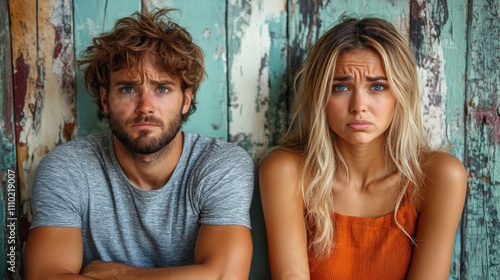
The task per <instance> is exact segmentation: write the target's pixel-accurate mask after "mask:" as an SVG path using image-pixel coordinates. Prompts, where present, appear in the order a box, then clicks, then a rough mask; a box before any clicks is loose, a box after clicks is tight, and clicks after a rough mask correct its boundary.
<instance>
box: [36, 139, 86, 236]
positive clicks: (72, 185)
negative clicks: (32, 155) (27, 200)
mask: <svg viewBox="0 0 500 280" xmlns="http://www.w3.org/2000/svg"><path fill="white" fill-rule="evenodd" d="M83 180H84V176H83V172H82V168H81V167H80V166H79V164H78V157H77V155H76V154H75V153H74V152H73V151H72V149H70V148H68V147H58V148H56V149H54V150H53V151H51V152H50V153H49V154H47V155H46V156H45V157H44V158H43V159H42V161H41V162H40V164H39V166H38V168H37V171H36V173H35V179H34V183H33V188H32V190H33V195H32V198H31V207H32V208H31V210H32V214H33V221H32V223H31V229H33V228H36V227H41V226H54V227H76V228H81V227H82V212H83V205H84V199H83V198H84V196H85V194H84V193H83V192H84V190H83V189H84V188H82V187H81V186H82V185H83V184H82V183H83Z"/></svg>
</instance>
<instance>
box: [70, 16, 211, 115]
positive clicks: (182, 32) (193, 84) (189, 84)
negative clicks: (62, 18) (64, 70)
mask: <svg viewBox="0 0 500 280" xmlns="http://www.w3.org/2000/svg"><path fill="white" fill-rule="evenodd" d="M173 10H175V9H155V10H153V11H152V12H148V11H143V12H135V13H134V14H132V15H131V16H130V17H125V18H122V19H119V20H117V22H116V24H115V26H114V28H113V29H112V31H110V32H106V33H102V34H101V35H100V36H98V37H96V38H94V39H93V40H92V45H91V46H89V47H87V48H86V49H85V50H84V51H82V53H81V56H82V59H81V60H80V61H78V65H79V66H84V68H83V79H84V83H85V87H86V89H87V91H88V92H89V94H90V95H91V96H92V98H93V100H94V103H95V104H97V106H98V116H99V119H100V120H104V121H107V120H108V116H107V114H106V113H105V112H104V111H103V108H102V104H101V101H100V97H99V88H100V87H104V88H106V90H107V91H108V93H109V79H110V74H111V72H115V71H118V70H120V69H122V68H124V67H126V68H130V67H134V66H135V67H137V68H138V70H139V72H140V73H143V71H142V68H143V59H144V57H145V56H148V55H151V57H152V59H153V63H155V65H156V67H158V69H160V70H162V71H165V72H166V73H168V74H169V75H170V76H172V77H178V78H180V80H181V88H182V90H183V91H184V90H186V89H188V88H191V89H192V92H193V96H192V100H191V106H190V108H189V111H188V112H187V113H186V114H184V115H183V116H182V121H183V122H185V121H186V120H187V118H188V117H189V115H191V114H192V113H193V112H194V111H195V110H196V100H195V96H196V92H197V90H198V88H199V86H200V84H201V82H202V81H203V79H204V78H205V76H206V73H205V68H204V55H203V51H202V50H201V48H200V47H199V46H197V45H196V44H195V43H194V42H193V39H192V37H191V35H190V34H189V33H188V32H187V31H186V29H184V28H183V27H181V26H179V25H178V24H177V23H175V22H174V21H173V20H172V19H171V17H170V16H169V15H168V13H169V12H171V11H173ZM142 78H143V77H141V79H142Z"/></svg>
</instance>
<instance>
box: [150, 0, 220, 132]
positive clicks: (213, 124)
mask: <svg viewBox="0 0 500 280" xmlns="http://www.w3.org/2000/svg"><path fill="white" fill-rule="evenodd" d="M144 3H145V6H146V7H148V8H149V9H150V10H151V9H153V8H155V7H158V8H175V9H178V10H179V12H174V13H173V14H172V15H173V16H174V19H176V21H177V22H178V23H179V25H181V26H182V27H185V28H186V30H187V31H188V32H189V33H190V34H191V36H192V37H193V41H194V42H195V43H196V44H197V45H198V46H200V48H201V49H202V50H203V52H204V54H205V65H206V67H205V68H206V69H205V71H206V72H207V79H206V80H205V81H204V82H203V83H202V85H201V87H200V88H199V90H198V93H197V94H196V100H197V107H196V112H195V113H194V114H193V115H191V116H189V120H188V121H187V123H186V124H184V126H183V130H186V131H191V132H196V133H200V134H203V135H207V136H212V137H217V138H221V139H225V140H227V133H228V129H227V110H228V109H227V106H228V105H227V77H226V72H227V68H226V28H225V15H226V14H225V11H226V2H225V1H205V0H191V1H185V0H144Z"/></svg>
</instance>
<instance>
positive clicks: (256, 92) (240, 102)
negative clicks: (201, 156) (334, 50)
mask: <svg viewBox="0 0 500 280" xmlns="http://www.w3.org/2000/svg"><path fill="white" fill-rule="evenodd" d="M286 4H287V3H286V1H284V0H281V1H265V0H260V1H251V2H249V1H240V0H233V1H229V6H228V20H227V21H228V34H229V35H228V37H229V38H228V58H229V59H228V69H229V99H230V108H231V110H230V118H229V134H230V141H232V142H237V143H238V144H239V145H241V146H242V147H244V148H245V149H246V150H247V151H248V152H250V154H252V155H253V156H254V157H258V156H259V155H260V154H261V153H262V151H263V150H264V149H266V148H268V146H269V145H270V144H271V145H273V144H275V142H276V141H277V140H278V138H279V135H280V134H281V132H283V131H284V129H285V126H286V110H283V109H286V105H287V104H286V102H283V100H285V101H286V99H283V98H284V97H285V96H284V94H285V89H286V88H285V86H286V79H285V78H286V53H287V50H286Z"/></svg>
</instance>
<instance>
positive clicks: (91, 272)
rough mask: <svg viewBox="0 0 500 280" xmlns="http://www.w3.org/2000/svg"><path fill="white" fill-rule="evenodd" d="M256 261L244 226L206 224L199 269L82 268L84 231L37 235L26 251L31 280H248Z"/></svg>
mask: <svg viewBox="0 0 500 280" xmlns="http://www.w3.org/2000/svg"><path fill="white" fill-rule="evenodd" d="M251 257H252V238H251V235H250V230H249V229H248V228H246V227H243V226H232V225H231V226H213V225H201V226H200V230H199V232H198V238H197V241H196V247H195V264H194V265H188V266H177V267H165V268H137V267H133V266H129V265H125V264H121V263H109V262H101V261H94V262H91V263H90V264H88V265H87V266H85V267H83V268H82V260H83V247H82V234H81V230H80V229H79V228H62V227H39V228H35V229H33V230H31V232H30V235H29V237H28V242H27V244H26V250H25V273H26V279H28V280H31V279H247V278H248V274H249V271H250V263H251Z"/></svg>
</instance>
